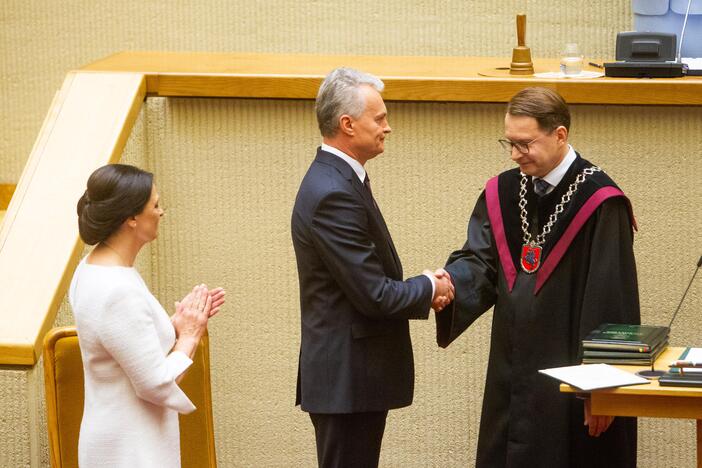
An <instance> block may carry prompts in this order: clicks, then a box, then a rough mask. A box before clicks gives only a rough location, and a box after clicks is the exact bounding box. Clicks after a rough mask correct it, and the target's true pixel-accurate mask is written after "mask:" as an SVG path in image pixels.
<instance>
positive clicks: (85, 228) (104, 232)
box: [77, 164, 154, 245]
mask: <svg viewBox="0 0 702 468" xmlns="http://www.w3.org/2000/svg"><path fill="white" fill-rule="evenodd" d="M153 180H154V175H153V174H152V173H150V172H146V171H143V170H141V169H139V168H138V167H134V166H129V165H127V164H108V165H106V166H102V167H101V168H99V169H96V170H95V172H93V173H92V174H91V175H90V177H89V178H88V188H87V189H86V190H85V193H84V194H83V196H82V197H80V200H78V206H77V210H78V230H79V232H80V238H81V239H83V242H85V243H86V244H88V245H94V244H97V243H99V242H102V241H104V240H105V239H107V238H108V237H110V236H111V235H112V234H113V233H115V232H116V231H117V230H118V229H119V227H120V226H121V225H122V223H124V221H126V220H127V219H128V218H129V217H131V216H135V215H137V214H139V213H141V212H142V211H143V210H144V207H145V206H146V204H147V203H148V201H149V199H151V190H152V186H153Z"/></svg>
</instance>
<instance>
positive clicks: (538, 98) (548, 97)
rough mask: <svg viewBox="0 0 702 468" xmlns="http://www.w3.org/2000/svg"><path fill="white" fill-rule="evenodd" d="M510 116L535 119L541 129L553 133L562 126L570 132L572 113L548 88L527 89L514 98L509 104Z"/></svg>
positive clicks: (559, 97)
mask: <svg viewBox="0 0 702 468" xmlns="http://www.w3.org/2000/svg"><path fill="white" fill-rule="evenodd" d="M507 113H508V114H509V115H524V116H527V117H533V118H535V119H536V121H537V122H538V124H539V128H540V129H541V130H543V131H546V132H552V131H553V130H555V129H556V128H558V127H560V126H561V125H562V126H564V127H565V128H566V129H567V130H570V111H569V110H568V105H567V104H566V102H565V100H564V99H563V98H562V97H561V95H560V94H558V93H557V92H555V91H552V90H550V89H548V88H536V87H534V88H525V89H523V90H521V91H519V92H518V93H517V94H515V95H514V96H512V99H510V100H509V104H507Z"/></svg>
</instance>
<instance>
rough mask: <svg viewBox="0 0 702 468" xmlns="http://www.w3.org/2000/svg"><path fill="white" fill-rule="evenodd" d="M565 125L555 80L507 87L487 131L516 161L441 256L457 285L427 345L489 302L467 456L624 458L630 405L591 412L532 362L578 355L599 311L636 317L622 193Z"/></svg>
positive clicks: (451, 334)
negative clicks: (458, 245)
mask: <svg viewBox="0 0 702 468" xmlns="http://www.w3.org/2000/svg"><path fill="white" fill-rule="evenodd" d="M569 127H570V113H569V111H568V108H567V106H566V104H565V102H564V101H563V99H562V98H561V96H559V95H558V94H557V93H555V92H553V91H551V90H548V89H545V88H528V89H525V90H523V91H521V92H519V93H517V94H516V95H515V96H514V97H513V98H512V100H511V101H510V103H509V105H508V108H507V114H506V116H505V139H504V140H501V141H500V142H501V144H502V145H503V146H504V147H505V149H507V150H508V151H509V152H510V154H511V158H512V160H513V161H514V162H515V163H516V164H517V165H518V166H519V167H518V168H515V169H512V170H509V171H506V172H504V173H502V174H500V175H499V176H497V177H495V178H494V179H491V180H490V181H489V182H488V183H487V185H486V189H485V191H484V192H483V193H482V194H481V196H480V198H479V199H478V202H477V203H476V206H475V209H474V210H473V214H472V215H471V218H470V220H469V224H468V239H467V240H466V243H465V245H464V246H463V248H462V249H460V250H457V251H456V252H454V253H453V254H451V256H450V258H449V260H448V263H447V266H446V268H445V269H446V271H447V272H448V273H449V274H450V276H451V279H452V281H453V282H454V286H455V291H456V292H455V300H454V302H453V303H452V304H450V305H449V306H448V307H447V308H446V310H445V311H444V312H442V313H440V314H437V341H438V344H439V345H440V346H442V347H446V346H448V345H449V344H450V343H451V342H452V341H453V340H454V339H456V337H458V336H459V335H460V334H461V333H462V332H463V331H464V330H465V329H466V328H467V327H468V326H469V325H470V324H471V323H473V322H474V321H475V320H476V319H477V318H478V317H480V316H481V315H482V314H483V313H485V312H486V311H487V310H489V309H490V308H491V307H492V306H494V312H493V321H492V333H491V346H490V357H489V362H488V369H487V379H486V384H485V394H484V398H483V409H482V416H481V421H480V436H479V440H478V452H477V461H476V466H478V467H491V468H494V467H580V466H582V467H598V468H601V467H617V468H622V467H635V466H636V419H635V418H624V417H617V418H612V417H608V416H595V415H592V414H591V413H590V406H589V400H582V399H578V398H576V397H574V396H573V395H572V394H563V393H560V392H559V390H558V383H557V382H556V381H555V380H553V379H551V378H549V377H547V376H545V375H542V374H539V373H538V370H539V369H546V368H550V367H559V366H566V365H573V364H578V363H580V359H581V356H580V342H581V340H582V339H583V337H584V336H585V335H587V334H588V333H589V332H590V331H591V330H593V329H594V328H596V327H597V326H598V325H600V324H601V323H603V322H612V323H630V324H639V323H640V314H639V297H638V286H637V279H636V265H635V262H634V254H633V248H632V243H633V231H632V227H635V221H634V218H633V215H632V212H631V206H630V204H629V201H628V200H627V198H626V197H625V196H624V194H623V193H622V192H621V190H619V189H618V188H617V186H616V185H615V183H614V182H613V181H612V180H611V179H610V178H609V177H608V176H607V175H606V174H605V173H604V172H603V171H601V170H600V169H599V168H598V167H595V166H593V165H592V164H591V163H590V162H588V161H586V160H585V159H583V158H581V157H580V155H579V154H577V153H576V152H575V151H574V150H573V148H572V147H571V146H570V145H569V144H568V132H569ZM520 193H521V194H520ZM567 193H570V196H567ZM520 202H521V204H520ZM559 206H560V207H561V208H562V209H560V208H559ZM522 207H523V208H522ZM549 220H551V221H552V222H550V223H549Z"/></svg>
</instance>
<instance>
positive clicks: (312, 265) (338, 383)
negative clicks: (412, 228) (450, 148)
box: [292, 68, 453, 468]
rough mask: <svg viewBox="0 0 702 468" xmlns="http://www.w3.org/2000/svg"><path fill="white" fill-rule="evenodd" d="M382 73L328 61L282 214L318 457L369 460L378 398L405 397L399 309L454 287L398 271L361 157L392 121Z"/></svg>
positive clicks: (375, 454)
mask: <svg viewBox="0 0 702 468" xmlns="http://www.w3.org/2000/svg"><path fill="white" fill-rule="evenodd" d="M382 89H383V83H382V81H380V80H379V79H377V78H376V77H373V76H371V75H367V74H365V73H362V72H359V71H357V70H352V69H348V68H339V69H336V70H334V71H332V72H331V73H330V74H329V75H328V76H327V77H326V79H325V80H324V82H323V83H322V85H321V87H320V89H319V93H318V95H317V101H316V111H317V120H318V122H319V128H320V131H321V133H322V137H323V144H322V146H321V147H320V148H319V149H318V150H317V156H316V158H315V160H314V161H313V162H312V165H311V166H310V168H309V170H308V171H307V174H306V175H305V177H304V179H303V180H302V183H301V185H300V189H299V191H298V194H297V198H296V200H295V207H294V209H293V214H292V239H293V245H294V247H295V255H296V258H297V269H298V275H299V280H300V306H301V316H302V342H301V346H300V362H299V368H298V380H297V404H300V405H301V407H302V409H303V410H304V411H307V412H309V414H310V418H311V420H312V424H313V425H314V429H315V436H316V442H317V459H318V462H319V466H320V467H344V468H348V467H363V468H368V467H374V466H378V460H379V457H380V446H381V442H382V438H383V431H384V429H385V420H386V417H387V413H388V410H389V409H392V408H401V407H404V406H408V405H410V404H411V403H412V396H413V391H414V362H413V357H412V343H411V341H410V334H409V322H408V319H426V318H427V317H428V315H429V308H430V307H434V308H435V310H440V309H441V307H443V306H444V305H445V304H447V303H448V302H450V301H451V300H452V298H453V289H452V288H453V286H452V285H451V282H450V280H449V279H448V277H447V276H445V275H443V274H442V273H443V272H442V271H440V270H439V271H437V272H436V274H434V273H432V272H431V271H428V270H425V272H424V273H423V274H422V275H419V276H415V277H413V278H409V279H408V280H406V281H403V280H402V278H403V276H402V265H401V264H400V259H399V258H398V256H397V252H396V251H395V247H394V245H393V242H392V238H391V237H390V233H389V232H388V228H387V226H386V225H385V221H384V220H383V216H382V214H381V213H380V210H379V208H378V205H377V204H376V202H375V200H374V198H373V195H372V192H371V189H370V182H369V180H368V176H367V174H366V172H365V169H364V165H365V163H366V162H367V161H368V160H370V159H371V158H374V157H375V156H377V155H379V154H380V153H382V152H383V150H384V140H385V136H386V135H387V134H388V133H390V131H391V129H390V126H389V125H388V121H387V110H386V108H385V103H384V102H383V99H382V97H381V96H380V91H382Z"/></svg>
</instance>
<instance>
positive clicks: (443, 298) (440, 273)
mask: <svg viewBox="0 0 702 468" xmlns="http://www.w3.org/2000/svg"><path fill="white" fill-rule="evenodd" d="M422 273H423V274H425V275H427V276H431V277H433V278H434V284H435V286H436V288H435V290H434V298H433V299H432V301H431V308H432V309H434V311H435V312H439V311H441V310H442V309H443V308H444V307H446V306H447V305H449V304H450V303H451V302H452V301H453V298H454V295H455V290H454V287H453V282H452V281H451V275H449V274H448V272H447V271H446V270H444V269H443V268H439V269H438V270H436V271H433V272H432V271H431V270H424V271H423V272H422Z"/></svg>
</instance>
